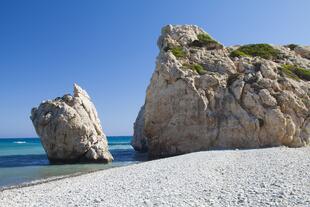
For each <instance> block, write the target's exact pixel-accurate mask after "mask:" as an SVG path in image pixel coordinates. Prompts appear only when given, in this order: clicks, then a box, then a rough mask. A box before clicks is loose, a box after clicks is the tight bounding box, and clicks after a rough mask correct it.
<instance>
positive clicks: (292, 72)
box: [280, 64, 310, 81]
mask: <svg viewBox="0 0 310 207" xmlns="http://www.w3.org/2000/svg"><path fill="white" fill-rule="evenodd" d="M280 70H281V71H282V72H283V73H284V74H285V75H286V76H288V77H289V78H292V79H294V80H297V81H299V80H300V79H302V80H307V81H310V70H308V69H305V68H301V67H298V66H295V65H288V64H287V65H282V67H281V68H280Z"/></svg>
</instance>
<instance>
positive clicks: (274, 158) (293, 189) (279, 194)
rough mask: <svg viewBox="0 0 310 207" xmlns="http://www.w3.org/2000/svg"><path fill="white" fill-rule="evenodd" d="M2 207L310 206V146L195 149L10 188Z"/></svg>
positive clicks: (0, 196) (1, 197)
mask: <svg viewBox="0 0 310 207" xmlns="http://www.w3.org/2000/svg"><path fill="white" fill-rule="evenodd" d="M0 206H1V207H2V206H3V207H9V206H40V207H41V206H177V207H181V206H251V207H252V206H259V207H261V206H290V207H291V206H310V148H299V149H289V148H285V147H281V148H269V149H256V150H227V151H208V152H198V153H192V154H187V155H182V156H177V157H172V158H167V159H160V160H155V161H150V162H145V163H141V164H136V165H131V166H127V167H120V168H114V169H109V170H104V171H99V172H95V173H90V174H85V175H81V176H78V177H71V178H64V179H62V180H57V181H51V182H48V183H43V184H38V185H34V186H30V187H23V188H19V189H10V190H5V191H3V192H0Z"/></svg>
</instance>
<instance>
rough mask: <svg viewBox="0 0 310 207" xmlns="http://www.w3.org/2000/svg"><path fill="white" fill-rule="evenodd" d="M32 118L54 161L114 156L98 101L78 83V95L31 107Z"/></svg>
mask: <svg viewBox="0 0 310 207" xmlns="http://www.w3.org/2000/svg"><path fill="white" fill-rule="evenodd" d="M30 118H31V120H32V123H33V125H34V127H35V130H36V132H37V134H38V135H39V137H40V138H41V142H42V145H43V147H44V149H45V151H46V153H47V156H48V159H49V160H50V162H52V163H74V162H103V163H106V162H110V161H112V160H113V157H112V155H111V154H110V152H109V150H108V143H107V138H106V136H105V134H104V133H103V130H102V127H101V124H100V120H99V117H98V114H97V111H96V108H95V106H94V104H93V103H92V102H91V99H90V97H89V96H88V94H87V92H86V91H85V90H83V89H82V88H81V87H79V86H78V85H76V84H74V95H73V96H71V95H64V96H63V97H62V98H56V99H54V100H52V101H51V100H48V101H44V102H42V103H41V104H40V106H39V107H38V108H33V109H32V111H31V117H30Z"/></svg>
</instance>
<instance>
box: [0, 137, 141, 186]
mask: <svg viewBox="0 0 310 207" xmlns="http://www.w3.org/2000/svg"><path fill="white" fill-rule="evenodd" d="M131 138H132V137H130V136H119V137H108V142H109V149H110V152H111V153H112V155H113V157H114V162H113V163H110V164H66V165H50V164H49V162H48V159H47V157H46V155H45V152H44V149H43V147H42V145H41V143H40V140H39V138H16V139H13V138H10V139H3V138H2V139H0V189H1V188H4V187H8V186H12V185H19V184H22V183H27V182H31V181H35V180H40V179H46V178H51V177H55V176H64V175H70V174H75V173H86V172H90V171H95V170H102V169H107V168H111V167H117V166H123V165H129V164H133V163H137V162H142V161H145V160H146V155H145V154H141V153H136V152H135V151H134V150H133V148H132V147H131V146H130V140H131Z"/></svg>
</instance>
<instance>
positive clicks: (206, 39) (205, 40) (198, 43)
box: [190, 33, 223, 50]
mask: <svg viewBox="0 0 310 207" xmlns="http://www.w3.org/2000/svg"><path fill="white" fill-rule="evenodd" d="M197 38H198V40H194V41H193V42H192V43H191V44H190V46H194V47H206V48H207V49H210V50H212V49H222V48H223V45H221V44H220V43H218V42H217V41H216V40H214V39H213V38H212V37H211V36H210V35H208V34H207V33H202V34H198V35H197Z"/></svg>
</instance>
